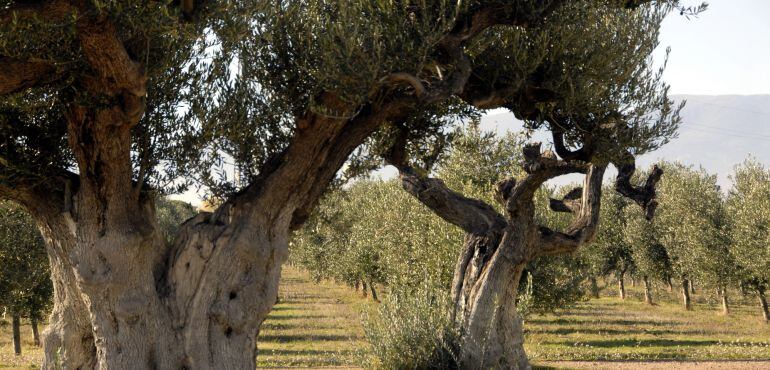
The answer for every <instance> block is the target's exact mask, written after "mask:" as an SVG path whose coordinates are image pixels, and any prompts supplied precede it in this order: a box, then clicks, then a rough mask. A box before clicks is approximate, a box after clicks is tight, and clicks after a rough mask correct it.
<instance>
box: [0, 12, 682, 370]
mask: <svg viewBox="0 0 770 370" xmlns="http://www.w3.org/2000/svg"><path fill="white" fill-rule="evenodd" d="M673 6H677V1H676V0H670V1H666V2H662V1H646V0H633V1H629V0H582V1H565V0H547V1H535V0H516V1H502V0H473V1H449V0H430V1H423V2H402V1H379V0H378V1H335V0H328V1H265V0H236V1H217V0H211V1H202V0H182V1H139V0H127V1H115V0H110V1H96V0H43V1H38V2H30V1H19V0H1V1H0V158H1V160H0V197H2V198H4V199H12V200H15V201H17V202H19V203H20V204H22V205H23V206H24V208H26V209H27V210H28V211H29V212H30V213H31V214H32V215H33V217H34V218H35V220H36V221H37V223H38V225H39V226H40V229H41V230H42V233H43V235H44V237H45V238H46V239H47V240H48V242H47V245H48V246H49V247H48V248H49V255H50V258H51V274H52V279H53V281H54V296H55V306H54V309H53V313H52V316H51V324H50V326H49V327H48V331H47V334H46V338H45V340H44V347H45V354H46V355H45V363H44V365H43V366H44V367H45V368H55V367H56V366H58V365H59V363H63V364H64V365H65V366H66V367H69V368H81V369H90V368H96V367H99V368H107V367H109V368H112V369H125V368H131V369H136V368H159V369H179V368H214V367H217V368H241V369H248V368H253V367H254V366H255V360H254V358H255V356H256V353H257V351H256V340H257V333H258V329H259V327H260V325H261V323H262V321H263V320H264V319H265V317H266V316H267V314H268V312H269V311H270V309H271V307H272V305H273V303H274V302H275V298H276V296H277V289H278V279H279V275H280V269H281V265H282V264H283V262H284V261H285V260H286V256H287V250H288V240H289V233H290V231H291V230H294V229H297V228H298V227H299V226H300V225H302V223H303V222H304V221H305V220H306V219H307V217H308V215H309V214H310V211H311V210H312V209H313V207H314V205H315V204H316V202H317V200H318V199H319V197H320V196H321V194H322V193H323V192H324V191H325V190H326V188H327V187H328V185H329V184H330V183H331V182H332V181H333V179H334V178H335V175H336V174H337V172H338V170H339V169H340V168H341V167H342V166H343V164H345V162H346V161H347V159H348V157H349V156H350V155H351V154H352V153H353V152H354V150H356V148H358V147H359V146H361V145H362V144H366V143H368V144H372V145H366V146H364V147H362V149H360V153H370V154H372V155H374V153H376V152H377V150H376V149H377V145H374V142H375V141H376V140H369V139H370V138H373V137H377V136H380V137H382V136H387V135H384V132H385V131H386V126H395V127H399V128H405V129H406V130H408V132H409V133H410V135H411V136H412V138H414V137H420V138H425V137H431V136H432V135H433V134H435V133H437V132H440V129H439V127H440V126H442V125H445V124H446V123H447V120H444V119H427V120H426V118H441V117H446V116H447V115H450V114H452V112H456V111H457V110H456V109H452V108H453V107H457V106H464V107H474V108H484V109H487V108H498V107H506V108H508V109H511V110H512V111H514V112H515V113H516V114H517V115H519V116H520V117H522V118H526V119H527V120H528V121H529V122H531V124H532V126H533V127H541V126H547V127H549V128H550V129H552V130H553V131H554V133H555V138H556V141H557V142H558V143H557V152H560V153H561V154H564V155H562V157H563V159H565V160H566V161H567V162H569V163H566V162H562V161H559V160H556V159H555V158H553V157H551V156H542V155H541V154H540V153H537V152H538V151H539V150H538V149H537V148H535V147H532V148H530V150H528V152H527V153H528V154H527V156H526V157H527V160H528V162H529V165H528V166H527V168H528V169H529V172H530V174H531V176H532V177H531V178H530V179H529V180H526V181H523V182H522V184H524V185H523V187H519V189H521V190H525V188H526V191H525V193H526V194H530V193H532V192H533V191H534V189H536V188H537V187H539V183H541V182H542V181H545V179H546V178H549V177H552V176H555V175H556V174H561V173H566V172H572V171H575V170H585V171H588V172H589V173H590V175H589V177H590V178H593V179H595V180H596V179H600V178H601V176H600V175H601V172H603V168H604V167H603V165H604V163H607V162H611V161H615V162H617V163H619V164H620V163H622V164H620V166H621V174H622V176H621V179H622V180H621V181H619V183H620V185H619V188H620V189H621V190H622V191H623V192H625V193H627V194H629V195H631V196H633V197H635V198H636V199H637V200H638V201H639V202H640V203H641V204H643V205H645V206H646V205H648V203H650V199H651V196H650V194H651V191H648V190H638V189H634V188H633V187H631V185H630V184H629V183H628V181H627V179H628V178H629V176H630V173H632V172H633V165H632V163H633V161H632V158H633V154H635V153H639V152H644V151H646V150H649V149H652V148H654V147H656V146H657V145H659V144H660V142H661V140H659V139H660V138H661V137H666V136H669V135H670V133H671V132H673V129H674V126H675V125H672V124H671V122H674V121H675V120H671V118H672V117H673V116H675V114H673V113H674V112H675V110H674V111H672V108H671V107H670V105H669V101H668V99H666V98H665V94H663V93H664V91H665V89H662V85H661V84H660V83H659V80H658V77H657V75H656V74H655V73H654V72H653V71H650V69H649V68H646V67H645V68H642V67H641V66H642V65H645V63H644V61H645V60H646V58H647V57H648V55H649V53H648V50H652V48H653V47H654V44H655V40H656V39H657V29H658V27H657V25H658V23H659V19H660V18H662V17H663V15H664V14H665V13H667V11H668V10H669V9H670V7H673ZM609 81H614V83H605V82H609ZM568 87H569V88H568ZM567 91H573V92H574V95H576V96H581V97H582V98H580V99H576V98H575V97H574V96H572V95H573V93H569V94H564V92H567ZM659 108H664V109H662V110H661V109H659ZM461 111H462V110H461ZM653 112H659V113H661V114H656V117H657V118H652V117H650V116H647V115H644V114H641V113H653ZM546 117H551V118H549V121H546V120H545V118H546ZM651 120H655V121H657V122H658V123H656V124H651V125H650V124H649V123H651ZM556 122H558V124H556ZM597 130H598V131H597ZM583 133H587V134H583ZM375 134H377V135H375ZM632 141H633V142H634V143H635V144H634V145H631V144H630V143H631V142H632ZM410 142H412V143H414V142H420V141H419V140H411V141H410ZM609 142H612V143H618V144H619V145H609V146H617V148H616V149H613V150H608V149H606V148H607V147H608V143H609ZM579 143H586V144H588V145H586V146H585V147H584V148H585V149H583V150H579V151H577V152H575V153H572V152H569V151H568V150H567V147H568V146H571V145H574V144H579ZM596 153H602V155H595V154H596ZM593 158H596V160H593ZM599 158H601V160H600V159H599ZM577 160H582V161H581V163H583V164H580V165H576V164H574V163H573V162H574V161H577ZM588 162H592V163H593V162H595V163H594V164H595V165H594V166H593V167H591V168H587V167H590V166H588V165H587V164H586V163H588ZM233 173H235V174H237V176H233ZM186 180H189V181H186ZM190 181H195V182H198V183H199V184H201V185H204V186H205V187H206V188H207V189H209V190H210V191H211V192H212V193H213V194H214V195H215V196H217V198H218V199H222V200H223V202H222V203H221V205H220V206H219V207H217V208H216V209H215V210H214V212H211V213H203V214H200V215H198V216H196V217H194V218H192V219H191V220H189V221H187V222H186V223H185V224H183V225H181V227H180V228H179V230H178V232H177V235H176V237H175V238H174V240H175V242H174V244H173V245H170V246H168V245H166V243H165V241H164V240H163V236H162V233H161V232H160V230H159V227H158V222H157V220H156V214H155V205H154V199H156V195H157V193H158V192H160V193H163V192H172V191H177V190H179V188H180V187H184V186H185V185H189V182H190ZM594 182H595V181H594ZM652 182H653V183H654V181H652ZM591 184H593V182H592V183H591ZM509 185H510V184H509ZM651 187H652V186H649V187H648V188H651ZM589 188H590V187H586V189H589ZM505 189H506V190H511V189H513V187H510V186H509V187H505ZM586 192H589V193H590V191H589V190H586ZM504 193H505V194H506V195H505V198H506V199H514V201H511V202H510V203H511V206H510V207H508V209H511V210H513V208H515V207H514V203H517V202H518V200H516V199H525V198H527V197H529V195H527V196H525V197H524V198H520V197H518V196H516V197H510V194H508V193H507V192H504ZM583 199H584V201H585V202H588V203H587V205H588V204H590V205H593V204H594V203H595V202H593V201H590V199H589V198H587V197H584V198H583ZM591 209H592V207H583V210H582V211H581V214H584V215H585V216H584V217H582V218H581V219H582V220H591V221H592V220H593V219H594V218H595V217H592V216H591V215H592V212H593V211H591ZM525 213H526V212H525ZM487 220H491V219H487ZM499 220H503V219H502V218H499ZM477 224H478V223H477ZM482 224H483V222H482ZM495 224H497V225H502V224H501V223H495ZM589 224H593V222H589ZM517 225H518V224H517ZM521 225H522V227H523V228H524V229H527V228H529V229H531V228H530V227H529V226H526V227H525V225H530V226H531V223H530V224H521ZM465 228H466V229H467V227H465ZM581 229H582V228H581ZM590 229H591V228H590V227H589V229H588V230H589V231H590ZM521 230H523V229H521ZM531 230H536V229H531ZM542 234H543V235H546V238H549V239H552V240H551V241H552V242H553V243H551V242H548V243H545V244H547V245H553V246H556V245H557V244H558V245H563V244H562V243H561V241H562V240H563V239H564V236H563V235H562V234H558V233H554V234H549V233H542ZM588 234H590V233H587V234H585V235H588ZM533 235H534V234H533ZM581 239H582V238H581ZM568 244H572V242H570V243H568ZM546 250H550V248H546ZM490 251H491V249H490ZM513 275H516V274H513ZM514 290H515V289H514ZM469 302H470V301H469ZM474 306H475V304H470V305H468V307H474ZM463 311H464V310H463ZM469 312H470V311H469ZM474 312H477V314H478V315H482V316H486V315H487V314H490V313H491V312H487V311H486V309H484V310H476V311H474ZM505 315H507V313H505ZM505 315H503V316H505ZM460 316H463V315H460ZM460 316H458V317H460ZM498 319H499V318H498ZM498 319H496V320H498ZM484 320H486V319H484ZM468 322H476V320H475V319H471V320H469V321H468ZM479 323H480V321H479ZM473 326H474V328H476V326H475V324H474V325H473ZM470 332H476V333H477V334H478V329H473V330H470V331H469V333H470ZM498 334H501V333H498ZM498 334H496V338H497V336H498ZM501 338H502V337H501ZM511 338H520V335H514V336H511ZM516 341H518V339H517V340H516ZM506 342H510V341H506ZM501 346H505V343H503V344H501ZM514 347H515V348H516V349H514V350H510V351H509V350H506V352H507V353H510V354H512V355H513V354H515V356H514V357H515V361H514V358H512V357H510V356H508V355H506V356H505V357H507V358H509V359H511V361H513V362H511V363H514V362H515V363H522V364H523V363H525V361H526V360H524V356H523V353H522V352H521V351H520V350H519V349H520V346H514ZM465 348H466V349H467V350H465V353H466V354H467V357H466V358H465V360H464V361H465V362H464V363H465V364H466V365H468V366H470V365H469V364H474V365H475V364H478V363H480V362H477V361H474V359H478V358H482V357H483V358H486V359H489V361H492V362H493V363H497V362H498V359H499V358H500V355H501V354H502V352H500V353H498V352H499V351H500V350H499V349H494V348H493V349H491V350H490V351H489V354H490V356H485V355H483V354H481V353H480V352H481V349H480V347H478V346H473V345H469V346H466V347H465ZM500 348H502V347H500ZM505 348H509V347H508V346H506V347H505ZM476 356H478V357H476Z"/></svg>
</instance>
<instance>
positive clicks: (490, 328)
mask: <svg viewBox="0 0 770 370" xmlns="http://www.w3.org/2000/svg"><path fill="white" fill-rule="evenodd" d="M539 149H540V147H539V144H538V145H536V146H528V147H527V148H525V153H524V154H525V158H526V160H527V163H526V164H525V169H526V170H527V171H528V173H529V176H527V177H525V178H524V179H523V180H521V181H519V182H517V181H515V180H513V179H508V180H505V181H502V182H500V183H499V184H498V186H497V193H496V195H497V199H498V201H500V202H501V203H502V204H503V206H504V208H505V210H506V216H503V215H501V214H499V213H497V211H496V210H495V209H494V208H493V207H491V206H489V205H488V204H486V203H484V202H481V201H479V200H477V199H472V198H466V197H464V196H462V195H461V194H459V193H456V192H454V191H452V190H451V189H449V188H447V187H446V185H444V183H443V182H442V181H441V180H438V179H431V178H425V177H421V176H419V175H417V174H416V173H415V172H414V171H413V170H411V168H409V167H408V166H404V165H403V164H401V163H399V162H398V161H397V160H391V161H390V163H392V164H395V165H396V167H397V168H398V169H399V171H400V174H401V180H402V184H403V187H404V189H405V190H406V191H407V192H409V193H410V194H412V195H413V196H414V197H416V198H417V199H418V200H419V201H420V202H422V203H423V204H425V205H426V206H428V207H429V208H430V209H431V210H433V212H435V213H436V214H437V215H439V216H440V217H442V218H443V219H445V220H446V221H448V222H450V223H453V224H455V225H457V226H459V227H460V228H462V229H463V230H465V231H466V236H465V240H464V243H463V248H462V252H461V253H460V255H459V256H458V259H457V263H456V265H455V270H454V275H453V280H452V290H451V296H452V300H453V308H452V312H451V313H450V316H451V318H452V319H453V321H454V322H456V323H457V325H458V326H459V328H460V330H461V339H460V341H461V342H460V346H459V348H460V354H459V366H460V367H461V368H463V369H476V368H510V369H529V368H530V364H529V361H528V359H527V356H526V353H525V351H524V346H523V343H524V337H523V327H522V326H523V323H522V320H521V318H520V316H519V314H518V312H517V311H516V299H517V295H518V287H519V281H520V279H521V275H522V272H523V271H524V267H525V266H526V264H527V262H528V261H530V260H532V259H534V258H537V257H539V256H545V255H556V254H563V253H569V252H572V251H574V250H576V249H577V248H578V247H579V246H581V245H583V244H584V243H586V242H587V241H589V240H591V239H592V238H593V235H594V233H595V231H596V225H597V224H598V211H599V206H600V203H599V200H600V197H601V181H602V176H603V174H604V166H590V167H588V166H586V167H588V168H586V167H581V166H575V165H573V164H569V163H567V162H562V161H558V160H556V159H555V158H553V157H551V156H549V155H543V154H541V153H540V150H539ZM586 170H587V171H586ZM581 171H586V172H587V174H586V180H585V184H584V187H583V188H582V189H581V190H580V191H573V192H572V193H571V195H570V196H569V197H565V199H564V200H558V201H557V200H552V203H551V206H552V208H553V209H554V210H557V209H558V210H561V211H569V212H573V213H575V214H576V217H575V219H574V220H573V222H572V223H571V224H570V225H569V226H568V228H567V229H566V231H565V232H558V231H553V230H551V229H548V228H545V227H542V226H540V225H538V224H537V223H536V222H535V217H534V214H535V211H534V209H535V206H534V203H533V197H534V193H535V191H536V190H537V189H538V188H539V187H540V186H541V185H542V183H544V182H545V181H547V180H548V179H549V178H552V177H555V176H558V175H561V174H566V173H573V172H581ZM575 194H578V197H579V199H576V197H575ZM580 194H582V196H580Z"/></svg>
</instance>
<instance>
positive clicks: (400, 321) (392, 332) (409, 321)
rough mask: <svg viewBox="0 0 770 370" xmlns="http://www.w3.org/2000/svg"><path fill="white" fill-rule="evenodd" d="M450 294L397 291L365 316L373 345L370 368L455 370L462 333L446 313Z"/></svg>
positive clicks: (365, 326)
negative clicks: (460, 333) (460, 334)
mask: <svg viewBox="0 0 770 370" xmlns="http://www.w3.org/2000/svg"><path fill="white" fill-rule="evenodd" d="M450 305H451V301H450V300H449V297H448V295H447V294H446V293H445V292H443V291H441V290H439V289H435V288H427V287H421V288H419V289H417V290H413V291H406V290H405V291H394V292H391V294H390V295H388V297H387V298H386V299H385V300H384V301H383V302H382V304H380V305H379V307H378V309H377V310H376V311H374V312H371V313H368V314H365V315H364V330H365V332H366V337H367V339H368V341H369V343H371V344H372V355H373V358H372V359H371V363H370V364H369V367H372V368H384V369H456V368H457V353H458V343H459V332H458V330H457V328H456V326H455V325H454V323H452V321H451V320H450V318H449V315H448V314H447V313H448V312H449V311H448V310H449V308H450V307H451V306H450Z"/></svg>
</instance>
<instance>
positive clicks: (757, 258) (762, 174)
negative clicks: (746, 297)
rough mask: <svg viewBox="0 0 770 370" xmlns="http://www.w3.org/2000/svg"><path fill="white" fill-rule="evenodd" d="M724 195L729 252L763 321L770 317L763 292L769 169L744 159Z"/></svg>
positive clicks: (769, 256)
mask: <svg viewBox="0 0 770 370" xmlns="http://www.w3.org/2000/svg"><path fill="white" fill-rule="evenodd" d="M731 179H732V185H733V187H732V188H731V189H730V192H729V195H728V198H727V213H728V215H729V217H728V219H729V220H730V226H731V228H730V229H731V235H732V245H731V252H732V255H733V256H734V257H735V261H736V264H737V265H738V268H739V269H738V274H739V275H738V278H739V280H741V282H742V283H743V284H745V285H748V286H750V287H751V288H753V290H754V291H755V292H756V293H757V295H758V297H759V300H760V305H761V307H762V313H763V315H764V319H765V321H768V320H770V313H769V311H768V304H767V297H766V296H765V294H766V293H765V292H766V291H767V289H768V284H770V212H768V209H770V208H768V207H769V206H770V170H768V169H767V168H765V167H764V166H763V165H762V164H760V163H759V162H758V161H757V160H756V159H751V158H750V159H747V160H746V161H744V162H743V163H742V164H741V165H739V166H737V167H736V168H735V171H734V173H733V175H732V176H731Z"/></svg>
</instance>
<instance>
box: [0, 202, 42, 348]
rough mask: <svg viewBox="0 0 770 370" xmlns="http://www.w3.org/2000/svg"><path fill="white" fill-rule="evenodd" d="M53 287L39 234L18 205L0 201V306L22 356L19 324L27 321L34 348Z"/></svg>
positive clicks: (15, 346)
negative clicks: (4, 309)
mask: <svg viewBox="0 0 770 370" xmlns="http://www.w3.org/2000/svg"><path fill="white" fill-rule="evenodd" d="M52 296H53V286H52V285H51V280H50V271H49V268H48V256H47V255H46V249H45V244H44V242H43V238H42V236H41V235H40V232H39V231H38V229H37V226H36V225H35V223H34V221H33V220H32V218H31V217H30V216H29V214H27V213H26V212H25V211H24V210H23V209H22V208H21V207H20V206H18V205H16V204H14V203H11V202H8V201H0V306H3V307H5V308H6V309H7V310H8V312H9V313H10V314H11V317H12V320H13V346H14V351H15V352H16V354H20V353H21V342H20V340H21V336H20V321H21V318H22V317H27V318H29V320H30V322H31V324H32V333H33V339H34V343H35V345H40V336H39V333H38V324H39V323H40V322H41V321H42V317H43V315H44V314H45V312H46V311H47V310H48V308H49V307H50V305H51V303H52V302H51V298H52Z"/></svg>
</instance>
